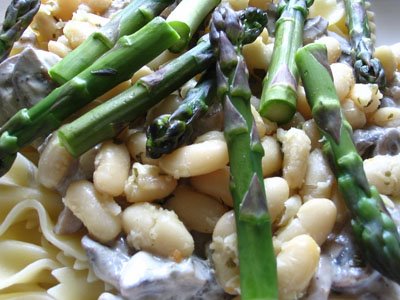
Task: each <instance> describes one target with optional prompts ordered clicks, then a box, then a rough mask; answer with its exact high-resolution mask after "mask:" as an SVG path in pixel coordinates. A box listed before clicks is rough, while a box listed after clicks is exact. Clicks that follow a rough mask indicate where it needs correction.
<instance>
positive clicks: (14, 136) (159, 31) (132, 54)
mask: <svg viewBox="0 0 400 300" xmlns="http://www.w3.org/2000/svg"><path fill="white" fill-rule="evenodd" d="M179 38H180V37H179V35H178V34H177V33H176V31H175V30H174V29H172V27H171V26H169V25H168V23H166V22H165V20H164V19H163V18H161V17H157V18H155V19H153V20H152V21H151V22H150V23H148V24H147V25H146V26H144V27H143V28H142V29H140V30H139V31H137V32H136V33H134V34H132V35H130V36H124V37H122V38H120V39H119V40H118V42H117V44H116V46H115V47H114V48H113V49H112V50H110V51H108V52H107V53H106V54H104V55H103V56H102V57H101V58H99V59H98V60H97V61H96V62H95V63H94V64H92V65H91V66H90V67H89V68H87V69H85V70H84V71H83V72H81V73H80V74H78V75H77V76H75V77H74V78H73V79H71V80H70V81H68V82H67V83H65V84H64V85H62V86H61V87H59V88H57V89H55V90H54V91H53V92H51V93H50V94H49V95H48V96H47V97H46V98H44V99H43V100H41V101H40V102H39V103H37V104H36V105H34V106H33V107H31V108H30V109H26V108H25V109H22V110H20V111H19V112H18V113H17V114H16V115H15V116H13V117H12V118H11V119H10V120H9V121H8V122H7V123H6V124H4V126H2V127H1V129H0V176H2V175H3V174H4V173H5V172H6V171H7V170H8V169H9V168H10V167H11V165H10V162H11V163H12V161H13V158H14V157H15V154H16V152H17V151H18V150H19V149H20V148H21V147H23V146H25V145H27V144H29V143H31V142H32V141H33V140H34V139H36V138H37V137H40V136H43V135H45V134H48V133H49V132H51V131H52V130H54V129H57V128H58V127H59V126H60V125H61V123H62V121H64V120H65V119H66V118H67V117H69V116H70V115H71V114H72V113H74V112H76V111H77V110H78V109H80V108H82V107H83V106H85V105H86V104H88V103H89V102H91V101H92V100H94V99H95V98H97V97H98V96H101V95H102V94H104V93H105V92H106V91H108V90H109V89H111V88H113V87H114V86H116V85H118V84H119V83H121V82H123V81H125V80H128V79H130V78H131V76H132V75H133V73H134V72H135V71H137V70H138V69H139V68H140V67H142V66H143V65H144V64H146V63H147V62H149V61H151V60H152V59H154V58H155V57H156V56H157V55H159V54H160V53H161V52H162V51H164V50H165V49H167V48H168V47H170V46H171V45H173V44H174V43H176V42H177V41H178V40H179Z"/></svg>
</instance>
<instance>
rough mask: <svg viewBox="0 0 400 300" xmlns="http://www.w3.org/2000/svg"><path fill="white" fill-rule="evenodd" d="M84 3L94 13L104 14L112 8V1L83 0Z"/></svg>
mask: <svg viewBox="0 0 400 300" xmlns="http://www.w3.org/2000/svg"><path fill="white" fill-rule="evenodd" d="M82 2H83V3H85V4H86V5H88V6H89V7H90V8H91V9H92V10H93V11H94V12H96V13H98V14H102V13H104V12H105V11H106V10H107V9H108V8H109V7H110V5H111V2H112V0H82Z"/></svg>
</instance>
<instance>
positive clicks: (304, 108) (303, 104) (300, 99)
mask: <svg viewBox="0 0 400 300" xmlns="http://www.w3.org/2000/svg"><path fill="white" fill-rule="evenodd" d="M297 111H298V112H299V113H301V115H302V116H303V117H304V118H305V119H306V120H309V119H311V118H312V113H311V108H310V105H309V104H308V101H307V97H306V91H305V90H304V87H303V86H301V85H298V86H297Z"/></svg>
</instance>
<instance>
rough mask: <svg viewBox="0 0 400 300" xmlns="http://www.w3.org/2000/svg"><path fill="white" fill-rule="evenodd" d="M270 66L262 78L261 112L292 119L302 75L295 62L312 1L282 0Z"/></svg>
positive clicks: (278, 119)
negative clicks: (298, 83) (300, 75)
mask: <svg viewBox="0 0 400 300" xmlns="http://www.w3.org/2000/svg"><path fill="white" fill-rule="evenodd" d="M281 3H283V5H281V6H280V12H281V15H280V17H279V19H278V21H277V22H276V34H275V44H274V51H273V54H272V61H271V65H270V67H269V69H268V73H267V76H266V77H265V78H264V81H263V91H262V95H261V103H260V114H261V115H262V116H263V117H266V118H268V119H269V120H271V121H273V122H277V123H279V124H282V123H287V122H289V121H290V120H291V119H292V117H293V115H294V113H295V112H296V102H297V82H298V80H299V74H298V71H297V67H296V64H295V61H294V56H295V54H296V51H297V49H298V48H299V47H301V45H302V44H303V29H304V21H305V19H306V18H307V15H308V7H309V6H310V5H311V4H312V1H306V0H288V1H282V2H281Z"/></svg>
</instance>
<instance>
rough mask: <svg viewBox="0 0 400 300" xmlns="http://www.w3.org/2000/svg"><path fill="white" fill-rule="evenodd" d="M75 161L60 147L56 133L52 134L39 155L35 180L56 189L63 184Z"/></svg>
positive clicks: (75, 163)
mask: <svg viewBox="0 0 400 300" xmlns="http://www.w3.org/2000/svg"><path fill="white" fill-rule="evenodd" d="M76 165H77V160H76V159H75V158H74V157H72V155H71V154H69V152H68V151H67V150H66V149H65V148H64V147H63V146H61V145H60V141H59V139H58V136H57V133H55V134H53V136H52V137H51V138H50V141H49V142H48V144H47V145H46V147H45V149H44V151H43V153H42V154H41V155H40V159H39V163H38V173H37V180H38V181H39V182H40V183H41V184H42V185H43V186H45V187H47V188H49V189H53V190H55V189H57V188H58V187H60V185H61V184H62V183H63V182H64V180H65V179H66V178H67V176H68V175H69V174H70V172H71V171H72V170H73V168H74V167H75V166H76Z"/></svg>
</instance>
